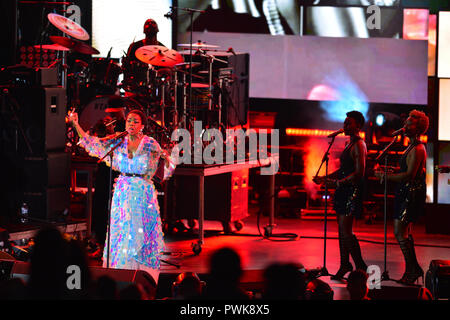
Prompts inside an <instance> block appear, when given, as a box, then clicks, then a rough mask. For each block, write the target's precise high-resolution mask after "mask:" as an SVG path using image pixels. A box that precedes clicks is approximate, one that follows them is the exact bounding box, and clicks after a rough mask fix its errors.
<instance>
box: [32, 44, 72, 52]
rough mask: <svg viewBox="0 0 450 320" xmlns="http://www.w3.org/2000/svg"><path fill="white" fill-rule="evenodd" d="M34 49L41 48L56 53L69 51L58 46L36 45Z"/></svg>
mask: <svg viewBox="0 0 450 320" xmlns="http://www.w3.org/2000/svg"><path fill="white" fill-rule="evenodd" d="M34 47H35V48H36V49H40V48H42V50H56V51H69V48H66V47H63V46H61V45H59V44H43V45H40V44H37V45H35V46H34Z"/></svg>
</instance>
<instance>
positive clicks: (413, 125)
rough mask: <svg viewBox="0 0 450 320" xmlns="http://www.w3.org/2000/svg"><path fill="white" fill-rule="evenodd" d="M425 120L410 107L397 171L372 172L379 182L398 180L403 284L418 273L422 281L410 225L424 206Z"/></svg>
mask: <svg viewBox="0 0 450 320" xmlns="http://www.w3.org/2000/svg"><path fill="white" fill-rule="evenodd" d="M428 124H429V120H428V117H427V116H426V115H425V113H423V112H421V111H418V110H413V111H411V112H410V113H409V117H408V119H407V120H406V122H405V126H404V130H405V135H406V136H407V137H408V138H409V139H410V141H411V143H410V145H409V146H408V148H407V149H406V150H405V152H404V153H403V156H402V157H401V159H400V171H399V172H398V173H395V174H394V173H388V174H387V175H385V173H384V172H382V171H376V172H375V176H376V177H377V178H379V179H380V181H381V182H382V181H383V180H384V179H387V180H388V181H395V182H398V183H399V184H398V187H397V190H396V193H395V201H394V204H395V206H394V234H395V237H396V238H397V241H398V243H399V245H400V248H401V250H402V253H403V257H404V259H405V265H406V268H405V269H406V270H405V273H404V274H403V276H402V278H401V279H400V282H401V283H404V284H412V283H414V282H415V281H416V280H417V279H418V278H419V277H422V282H423V270H422V268H421V267H420V265H419V263H418V262H417V258H416V253H415V250H414V242H413V238H412V235H411V228H412V224H413V223H414V222H416V221H417V219H418V218H419V216H420V215H421V214H422V213H423V212H424V210H425V200H426V183H425V174H426V169H425V162H426V159H427V152H426V150H425V146H424V145H423V143H421V142H420V140H419V136H420V135H421V134H424V133H425V132H426V131H427V129H428Z"/></svg>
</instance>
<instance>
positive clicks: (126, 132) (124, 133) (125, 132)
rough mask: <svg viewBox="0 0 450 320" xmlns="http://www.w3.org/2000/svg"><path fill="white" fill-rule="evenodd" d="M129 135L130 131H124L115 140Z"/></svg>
mask: <svg viewBox="0 0 450 320" xmlns="http://www.w3.org/2000/svg"><path fill="white" fill-rule="evenodd" d="M127 135H128V131H124V132H121V133H119V134H117V135H116V136H115V137H114V139H121V138H125V137H126V136H127Z"/></svg>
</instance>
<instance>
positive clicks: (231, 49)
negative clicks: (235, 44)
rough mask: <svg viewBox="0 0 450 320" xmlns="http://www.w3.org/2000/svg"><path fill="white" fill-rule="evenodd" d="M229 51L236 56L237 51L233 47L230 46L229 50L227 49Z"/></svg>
mask: <svg viewBox="0 0 450 320" xmlns="http://www.w3.org/2000/svg"><path fill="white" fill-rule="evenodd" d="M227 52H230V53H232V54H233V55H234V56H235V55H236V52H234V50H233V48H232V47H229V48H228V50H227Z"/></svg>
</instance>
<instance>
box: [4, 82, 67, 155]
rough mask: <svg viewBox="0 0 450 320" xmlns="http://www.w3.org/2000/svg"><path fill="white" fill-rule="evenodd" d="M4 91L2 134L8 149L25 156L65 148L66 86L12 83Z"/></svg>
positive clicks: (5, 147) (5, 146) (5, 149)
mask: <svg viewBox="0 0 450 320" xmlns="http://www.w3.org/2000/svg"><path fill="white" fill-rule="evenodd" d="M1 95H2V100H1V101H2V106H1V118H2V128H1V130H2V137H1V138H2V140H3V148H4V151H5V152H8V151H10V152H11V151H12V152H15V153H17V154H19V155H22V156H24V157H25V156H43V155H45V153H46V152H49V151H57V150H59V151H61V150H64V148H65V144H66V122H65V117H66V90H65V89H64V88H60V87H54V88H40V87H24V88H19V87H11V88H8V89H5V90H4V91H3V92H2V93H1Z"/></svg>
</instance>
